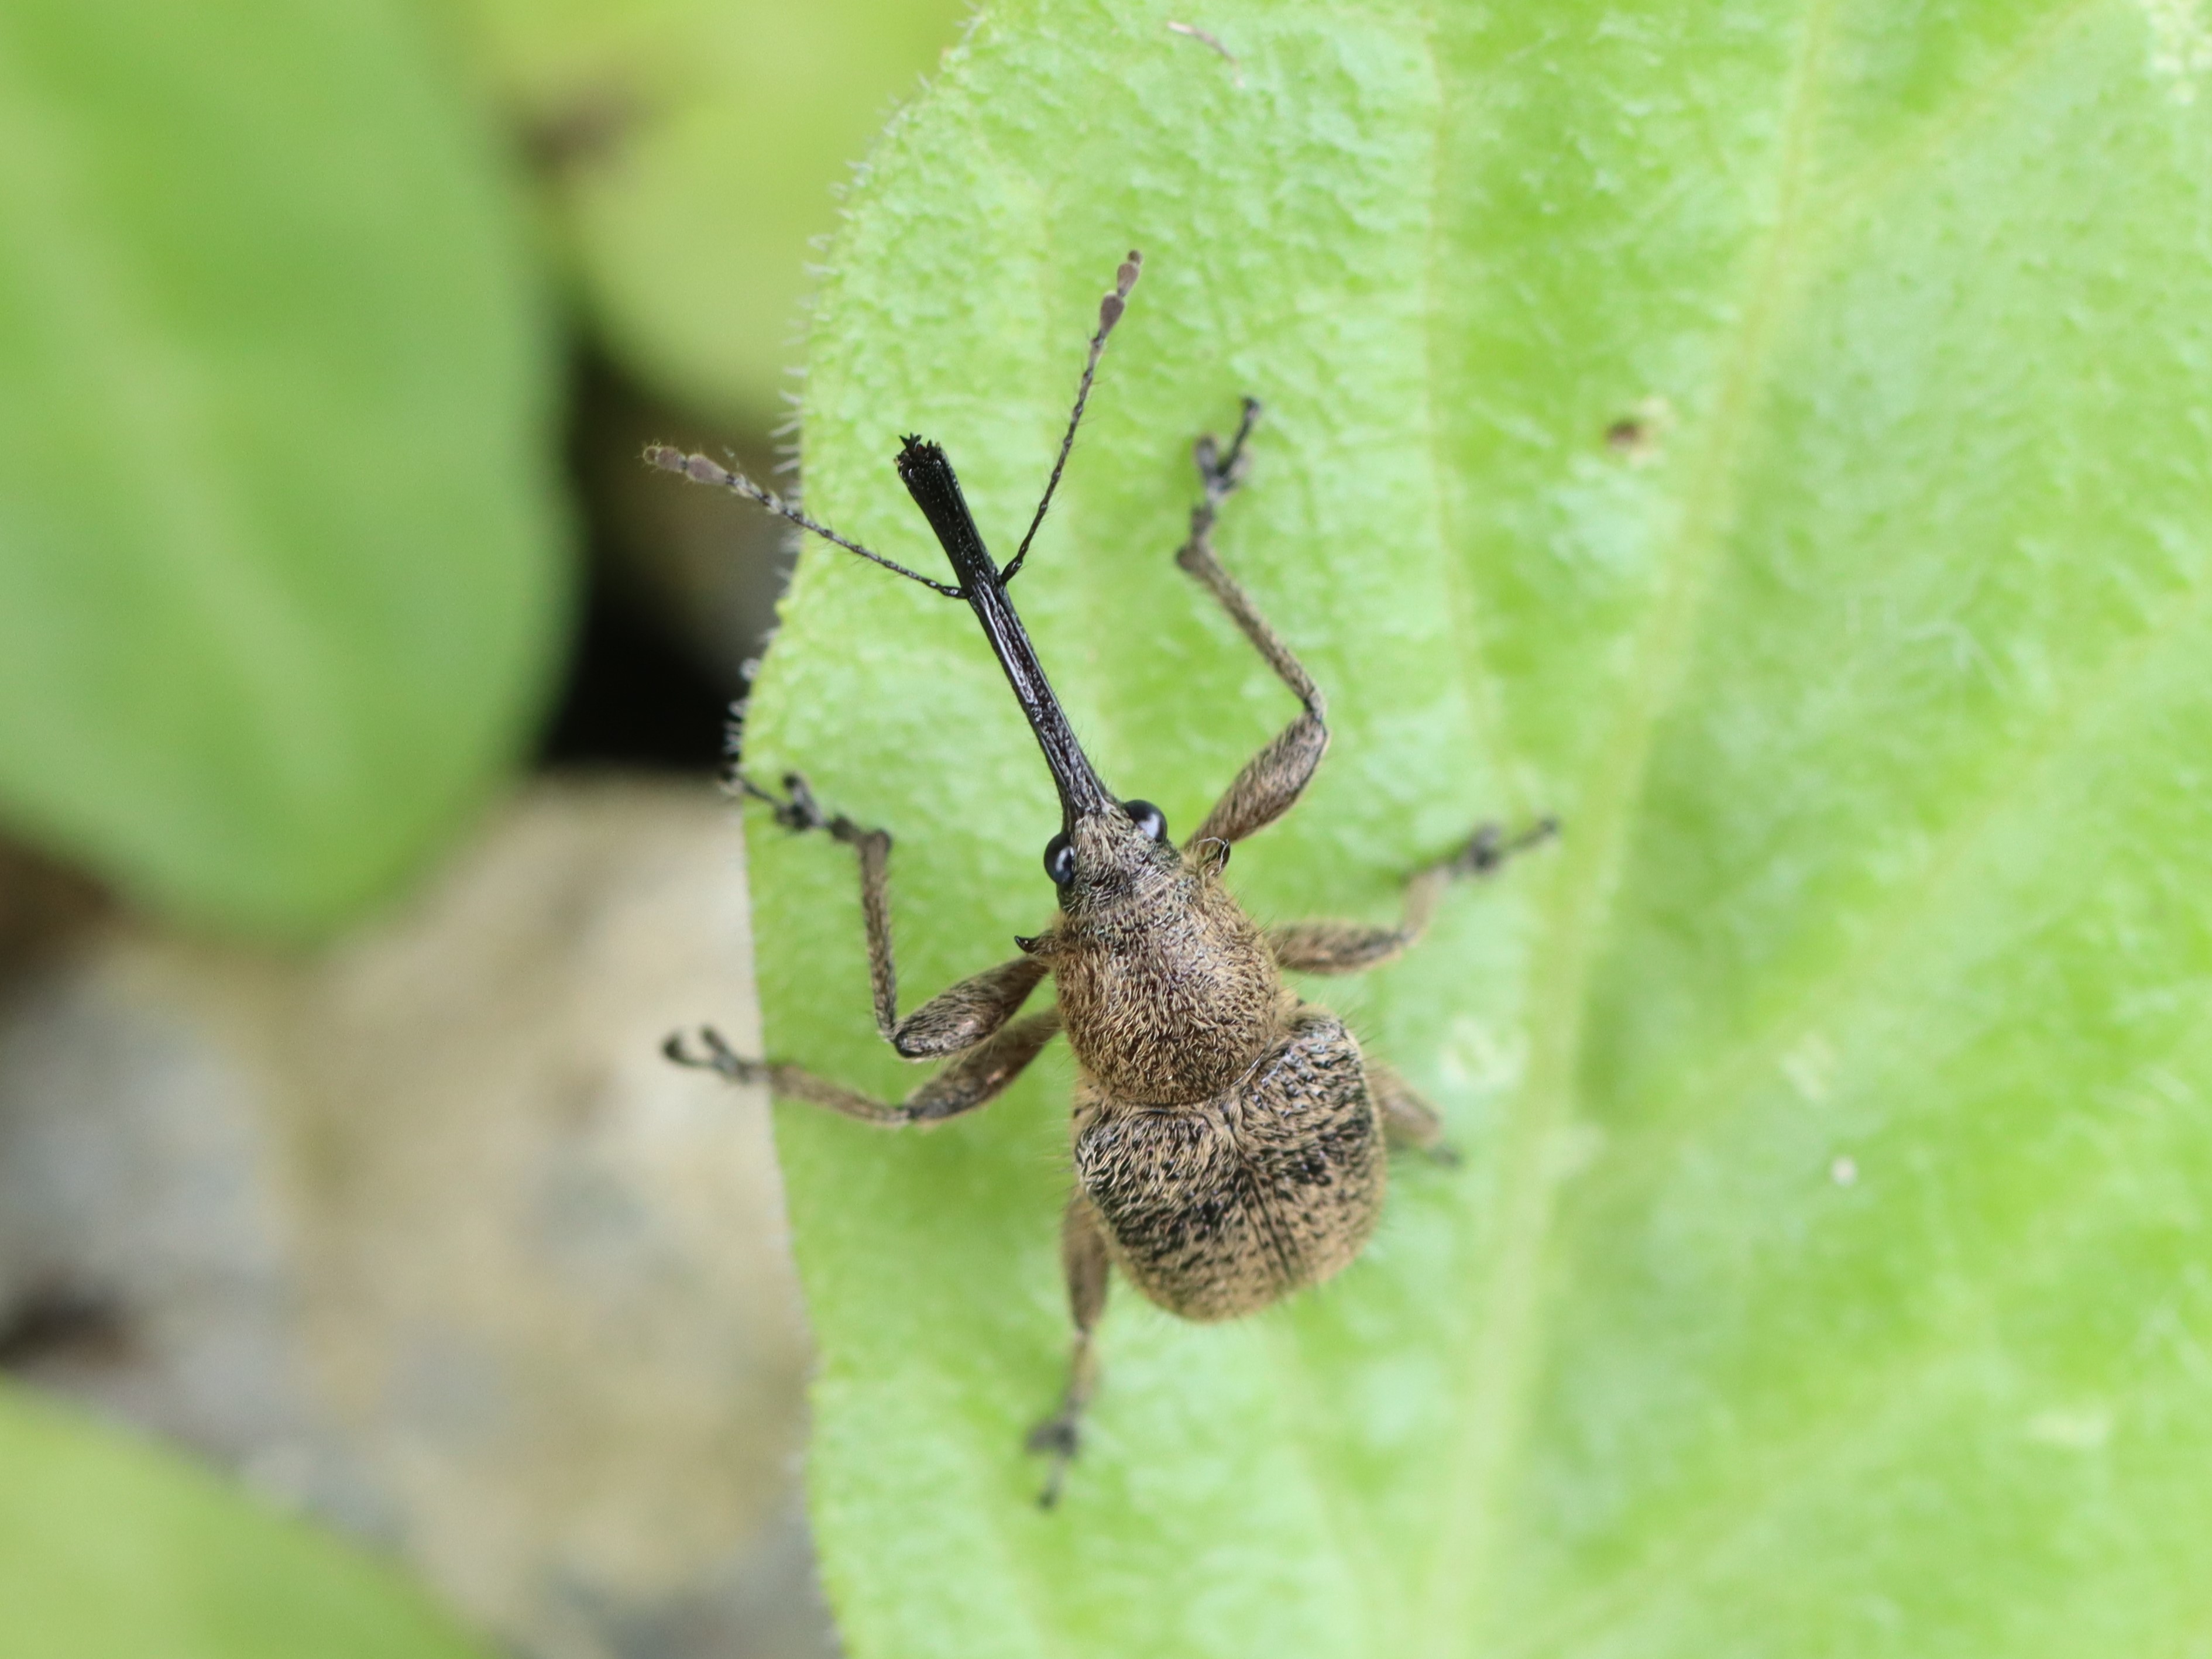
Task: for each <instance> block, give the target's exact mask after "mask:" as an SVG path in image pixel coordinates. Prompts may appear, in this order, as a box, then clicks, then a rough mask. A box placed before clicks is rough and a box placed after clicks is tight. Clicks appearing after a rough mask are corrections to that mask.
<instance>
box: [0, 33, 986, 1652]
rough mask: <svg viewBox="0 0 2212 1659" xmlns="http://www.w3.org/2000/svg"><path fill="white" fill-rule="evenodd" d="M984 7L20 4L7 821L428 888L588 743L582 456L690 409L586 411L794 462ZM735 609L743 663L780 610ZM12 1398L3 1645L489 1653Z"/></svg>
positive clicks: (45, 834) (222, 869) (5, 719)
mask: <svg viewBox="0 0 2212 1659" xmlns="http://www.w3.org/2000/svg"><path fill="white" fill-rule="evenodd" d="M962 15H963V8H962V6H961V5H959V4H957V3H951V0H846V3H839V4H827V5H820V6H813V7H804V8H802V7H790V6H785V5H781V4H776V3H771V0H739V3H711V0H677V3H662V4H655V5H650V6H625V5H615V4H608V3H604V0H594V3H582V4H577V3H560V0H548V3H536V0H485V3H483V4H481V5H460V4H448V5H432V4H414V3H405V0H311V3H307V4H305V5H300V6H287V7H270V6H264V5H254V4H246V3H236V0H215V3H211V4H208V5H195V6H191V7H182V8H179V7H166V6H156V5H146V4H134V3H109V4H95V5H90V6H78V5H65V4H61V3H51V0H23V3H21V4H12V5H9V6H8V7H7V8H5V9H0V835H4V836H7V837H8V838H9V839H10V840H12V841H13V842H15V843H17V844H18V845H20V846H23V847H27V848H32V849H34V850H35V851H36V852H37V853H38V854H40V855H42V856H43V857H44V858H45V859H46V860H50V861H51V862H52V863H53V864H54V865H57V866H60V867H61V868H62V869H64V871H67V872H76V873H75V874H73V875H72V876H71V877H70V879H72V880H74V879H76V878H78V877H80V876H81V877H84V878H90V879H91V880H92V881H93V882H94V883H96V884H98V885H99V886H100V887H101V888H103V889H105V890H106V891H107V892H109V893H111V894H112V895H114V896H116V897H118V898H119V899H120V900H121V901H122V902H124V903H125V905H127V906H129V907H130V908H132V909H134V910H136V911H137V912H139V913H141V914H144V915H150V916H153V917H156V918H160V919H162V920H163V921H165V922H166V923H167V925H170V926H173V927H182V928H185V929H187V930H192V931H197V932H198V933H204V934H206V935H210V936H214V937H219V938H237V939H259V940H264V941H271V942H275V943H276V944H278V945H289V946H306V945H315V944H317V943H319V942H322V941H328V940H331V939H335V938H337V937H339V936H341V935H342V933H343V930H345V929H347V928H348V927H352V926H355V925H357V924H359V923H361V922H362V921H365V920H368V919H373V918H374V917H376V916H378V915H381V914H383V913H385V912H386V911H387V910H388V909H389V908H391V907H392V905H393V904H394V903H395V902H397V901H398V899H400V898H401V897H403V896H404V895H406V894H407V893H408V892H409V891H410V889H411V888H412V886H413V885H414V884H416V883H417V882H419V881H420V879H421V878H422V877H423V876H424V874H425V873H426V872H428V871H430V870H431V869H433V868H435V866H437V865H438V863H439V862H440V861H441V860H442V859H444V858H445V857H446V856H447V854H449V853H450V852H451V850H452V849H453V847H454V846H455V844H456V843H457V842H458V841H459V840H460V839H461V838H463V837H464V836H466V835H467V834H468V833H469V832H470V831H471V829H473V828H474V827H475V826H476V825H477V824H478V823H480V822H481V821H482V819H483V815H484V812H485V810H486V809H487V807H489V805H492V804H493V803H494V802H495V801H496V800H497V799H499V798H501V796H502V795H503V794H505V793H507V791H508V789H509V788H510V787H511V786H512V783H513V780H514V779H515V778H516V776H517V775H518V774H519V773H520V770H521V769H523V768H525V767H526V766H527V765H528V764H529V763H531V762H532V759H533V757H535V756H537V755H538V753H539V752H541V750H544V747H545V745H546V744H548V743H549V742H551V743H554V744H556V748H557V744H558V741H559V734H558V733H557V732H555V733H554V735H553V736H552V737H551V738H549V735H548V733H549V728H550V726H551V723H552V721H553V720H554V715H555V710H556V703H557V702H558V698H559V694H560V693H561V691H562V682H563V680H564V678H568V677H570V676H571V675H572V673H573V670H572V668H571V666H570V663H571V659H572V656H573V654H574V653H575V652H576V651H577V650H578V648H579V639H580V636H579V629H580V625H581V621H582V613H583V610H584V607H585V604H586V581H585V573H584V569H583V567H582V564H581V562H580V553H581V552H582V548H581V547H580V540H581V530H580V521H579V508H578V505H577V501H576V499H575V494H574V492H575V489H576V488H577V484H576V478H575V475H576V474H577V473H578V472H580V471H586V472H587V471H592V470H593V469H596V470H597V471H598V472H599V473H600V474H602V475H605V476H614V475H615V473H616V471H617V469H629V470H635V453H636V442H637V441H638V439H639V438H640V437H641V436H643V435H661V433H660V431H659V430H649V431H647V432H641V433H636V434H632V433H630V432H629V431H628V430H627V429H626V428H625V429H624V430H623V435H622V438H621V440H620V441H619V442H614V441H611V440H609V439H608V437H607V434H606V431H605V423H604V422H602V424H601V425H599V426H594V425H593V423H592V422H594V420H595V419H599V418H600V417H599V416H595V415H594V414H593V413H592V408H591V407H585V408H584V409H583V412H582V413H579V406H580V403H581V404H588V403H589V402H590V400H591V399H592V398H594V397H596V398H597V405H595V406H600V407H603V406H605V405H606V404H608V403H609V401H610V398H609V396H608V395H607V394H605V392H604V384H605V383H606V382H608V381H610V380H612V381H615V382H617V383H618V386H619V388H620V390H618V392H617V393H615V394H613V396H612V401H613V402H614V403H616V404H621V405H622V407H620V408H618V409H617V424H619V422H620V420H622V419H638V418H643V419H648V420H653V421H658V422H665V423H666V424H669V425H673V426H675V427H677V428H681V429H684V430H685V431H687V432H690V433H695V434H696V435H700V436H702V438H703V437H704V436H706V435H714V436H715V437H718V438H726V440H727V441H731V442H732V443H735V444H737V445H738V446H740V447H744V448H745V449H747V450H748V451H749V453H760V454H762V455H763V456H768V455H770V454H771V453H772V444H773V437H772V433H773V429H774V428H775V427H776V426H777V425H778V424H779V423H780V422H783V421H786V420H787V418H788V416H789V413H790V410H789V396H790V393H791V392H793V390H794V389H795V386H796V385H797V382H796V380H793V379H792V378H791V374H792V371H793V369H794V368H796V366H797V365H798V363H799V360H800V355H801V347H800V337H801V334H802V332H803V328H804V324H805V313H804V307H803V304H802V300H803V296H804V295H805V290H806V289H807V287H808V284H809V281H810V277H809V275H808V261H809V259H810V258H811V257H814V256H813V253H812V249H813V247H814V246H815V245H816V244H817V242H818V241H819V240H820V239H822V238H823V237H825V236H826V235H827V234H829V231H830V230H831V229H832V228H833V227H834V224H835V222H836V205H835V204H836V192H837V191H839V190H840V189H841V188H842V185H844V183H845V182H846V179H847V178H848V173H849V169H850V168H851V167H854V166H855V165H857V164H858V163H859V162H860V161H861V160H862V159H863V158H864V157H865V155H866V151H867V148H868V144H869V141H870V139H871V137H872V135H873V133H874V132H875V131H877V130H878V127H879V126H880V125H882V122H883V120H884V117H885V115H886V114H887V113H888V112H889V111H890V109H891V108H892V107H893V106H894V105H895V103H896V101H897V100H901V99H904V98H908V97H910V96H911V95H913V94H914V93H915V91H916V90H917V89H918V88H919V87H920V85H921V76H923V75H924V73H926V72H927V71H928V70H931V69H932V68H933V67H934V65H935V64H936V62H937V59H938V58H939V54H940V52H942V51H943V50H944V48H945V46H948V45H949V44H951V42H952V41H953V40H955V39H956V38H957V34H958V32H959V27H960V20H961V16H962ZM595 388H599V390H598V391H595ZM625 398H627V399H628V400H629V403H628V404H623V399H625ZM634 405H641V406H642V407H643V409H644V410H646V413H645V414H644V415H642V416H641V415H640V414H639V413H638V409H637V407H634ZM578 447H584V448H588V449H591V450H592V452H593V453H592V454H591V455H590V456H589V457H588V460H587V463H586V464H585V465H580V466H578V467H572V466H571V465H570V459H571V458H570V453H569V452H570V451H571V450H573V449H575V448H578ZM610 448H611V449H613V450H614V451H616V452H617V464H616V467H615V468H610V466H609V465H608V463H607V460H606V459H605V452H607V451H609V450H610ZM586 482H588V480H586ZM626 483H627V481H626V480H623V481H618V482H617V484H616V485H615V486H613V487H614V488H616V489H620V488H623V487H625V485H626ZM705 533H706V539H705V543H704V545H703V550H702V551H701V552H700V553H699V555H698V557H699V558H700V559H702V560H707V561H716V560H719V561H722V562H728V561H730V560H731V559H732V545H731V538H730V537H729V535H728V534H727V532H726V530H722V531H716V532H705ZM641 539H646V540H650V539H653V536H652V533H651V532H650V531H648V532H642V534H641ZM755 540H756V544H755V545H752V546H750V547H748V546H745V545H743V544H740V545H739V546H738V547H737V549H736V552H737V553H738V554H742V555H744V556H747V557H751V558H752V560H753V563H754V564H755V565H756V566H757V570H756V571H755V573H754V574H753V575H752V576H751V578H750V580H751V581H752V584H753V588H754V589H755V590H761V588H762V583H763V580H767V581H769V582H772V580H773V569H772V565H771V563H770V562H769V561H772V557H773V551H774V550H773V546H772V544H770V543H767V542H761V541H760V540H759V538H755ZM756 555H757V557H754V556H756ZM592 580H593V581H594V582H597V581H598V580H599V578H598V577H597V576H594V577H593V578H592ZM713 580H722V578H721V577H720V574H717V575H716V576H715V577H714V579H713ZM749 602H750V603H752V604H753V605H755V606H756V608H757V605H758V603H759V602H760V599H759V593H758V592H756V594H755V597H754V598H753V599H751V600H750V601H749ZM714 620H715V621H716V622H718V623H719V621H720V618H719V617H718V618H715V619H714ZM753 625H754V626H755V627H756V630H757V624H753ZM669 631H670V632H671V633H681V632H683V631H684V630H683V628H682V627H681V626H680V625H679V626H676V627H673V628H671V630H669ZM692 633H693V634H694V635H695V640H694V647H695V649H696V653H697V654H698V655H699V656H700V657H701V658H702V664H701V665H700V666H699V667H698V668H697V670H696V675H695V678H705V679H708V680H711V681H714V682H715V683H717V684H722V685H725V686H726V687H730V688H734V687H736V686H738V685H739V684H741V683H742V674H741V671H740V668H739V659H741V658H742V657H743V656H744V654H745V652H746V651H747V649H749V648H750V642H749V641H748V640H747V639H746V638H745V637H744V636H743V630H742V629H730V628H721V629H719V631H716V630H715V629H712V628H708V627H700V626H696V625H694V626H693V628H692ZM654 648H656V649H665V650H666V651H668V652H669V653H671V654H677V655H680V654H682V652H681V644H680V642H678V644H677V645H668V644H666V643H665V642H663V643H662V644H660V645H658V646H656V647H654ZM6 873H7V874H9V875H10V876H11V877H12V876H13V875H14V873H15V872H14V870H13V867H12V866H10V868H9V871H8V872H6ZM14 920H15V917H14V913H13V911H11V910H9V909H8V907H7V905H6V904H4V903H0V921H4V922H7V923H8V924H9V926H0V935H6V936H7V937H8V939H9V940H11V941H12V939H13V937H14V935H13V933H10V931H9V928H10V927H12V925H13V922H14ZM4 1323H5V1321H4V1320H0V1324H4ZM0 1340H13V1339H12V1338H9V1339H0ZM6 1406H7V1413H8V1417H7V1428H6V1431H5V1433H4V1434H0V1489H4V1490H5V1492H6V1493H7V1510H8V1513H7V1516H6V1517H5V1521H4V1528H0V1529H4V1530H6V1531H8V1532H9V1534H10V1537H11V1539H12V1541H11V1542H10V1543H9V1546H8V1547H7V1549H6V1551H5V1552H4V1553H5V1554H6V1555H7V1557H8V1561H7V1565H6V1566H5V1568H4V1569H0V1575H4V1576H5V1577H6V1579H7V1587H6V1588H4V1589H0V1604H4V1606H5V1607H6V1612H5V1613H4V1615H0V1619H3V1620H4V1622H5V1624H6V1626H7V1630H6V1632H5V1634H4V1635H0V1648H5V1649H6V1650H9V1651H11V1652H13V1651H19V1650H20V1651H23V1652H37V1653H39V1654H40V1655H41V1656H60V1659H67V1656H76V1655H101V1656H106V1655H111V1654H112V1655H125V1654H147V1655H151V1654H156V1653H159V1654H164V1655H168V1654H176V1655H185V1654H199V1653H208V1654H215V1653H222V1654H226V1655H247V1654H253V1653H261V1652H272V1653H273V1652H278V1651H284V1652H301V1651H308V1650H313V1651H315V1652H321V1653H331V1654H337V1653H358V1654H362V1655H368V1654H372V1653H374V1654H379V1655H395V1656H396V1655H399V1654H402V1653H404V1654H410V1655H413V1654H422V1655H429V1654H434V1653H452V1652H459V1651H461V1650H464V1647H465V1644H464V1643H463V1642H462V1640H461V1638H459V1637H457V1636H453V1635H451V1634H449V1633H447V1632H444V1631H443V1630H441V1627H440V1626H439V1624H438V1621H436V1620H433V1619H431V1618H429V1617H428V1615H426V1614H422V1613H419V1612H418V1611H416V1610H415V1609H414V1607H413V1603H412V1601H411V1599H410V1597H408V1596H406V1595H394V1593H393V1592H392V1589H391V1587H390V1586H389V1585H387V1584H386V1583H385V1581H384V1579H383V1578H382V1577H381V1576H380V1575H378V1574H376V1573H372V1572H368V1571H364V1570H362V1569H360V1568H357V1567H356V1566H353V1565H349V1564H348V1563H346V1562H345V1561H344V1560H343V1559H342V1556H341V1553H340V1552H339V1550H338V1548H337V1547H336V1546H334V1545H332V1546H325V1545H323V1544H321V1543H319V1542H317V1541H312V1540H309V1539H307V1538H305V1537H304V1536H303V1535H302V1534H301V1532H300V1529H299V1528H297V1527H295V1525H293V1524H292V1523H289V1522H287V1523H283V1524H282V1525H279V1524H276V1523H275V1522H270V1521H269V1520H267V1519H264V1518H263V1517H262V1516H260V1515H259V1514H258V1507H257V1506H256V1505H255V1504H251V1503H249V1502H247V1501H246V1500H245V1499H243V1498H239V1497H235V1496H233V1495H231V1494H229V1493H228V1492H226V1491H225V1490H224V1489H223V1488H222V1486H220V1485H218V1484H216V1483H214V1482H212V1481H210V1480H205V1479H200V1478H196V1477H191V1476H188V1475H186V1474H182V1473H180V1472H179V1471H177V1470H175V1469H173V1468H171V1467H169V1465H168V1462H167V1460H165V1459H163V1458H162V1457H160V1456H158V1455H155V1454H153V1453H151V1452H149V1451H147V1450H144V1449H140V1448H137V1447H136V1446H135V1445H133V1444H131V1443H127V1442H124V1441H120V1440H118V1441H115V1442H112V1443H110V1442H109V1441H108V1440H106V1438H105V1437H104V1436H103V1431H100V1430H99V1429H98V1428H96V1427H95V1426H94V1425H92V1424H91V1423H89V1422H87V1423H83V1424H76V1423H71V1422H69V1421H66V1420H65V1419H59V1418H50V1417H49V1416H47V1415H46V1414H45V1413H43V1412H41V1411H40V1410H39V1409H36V1408H34V1407H31V1406H28V1405H18V1404H17V1403H16V1402H15V1400H14V1398H13V1397H12V1396H11V1397H10V1398H9V1400H8V1401H7V1402H6ZM26 1644H27V1645H26Z"/></svg>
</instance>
